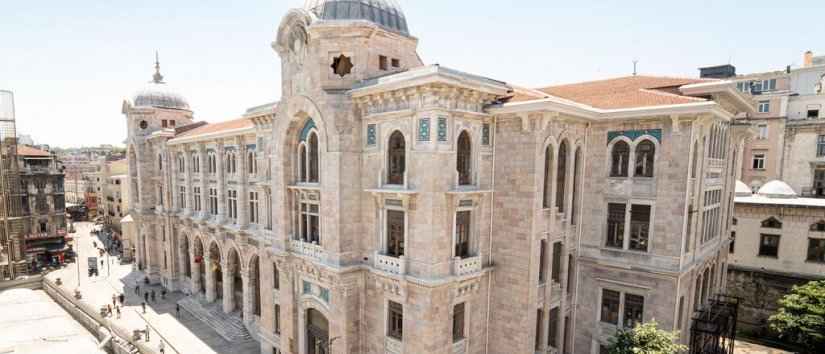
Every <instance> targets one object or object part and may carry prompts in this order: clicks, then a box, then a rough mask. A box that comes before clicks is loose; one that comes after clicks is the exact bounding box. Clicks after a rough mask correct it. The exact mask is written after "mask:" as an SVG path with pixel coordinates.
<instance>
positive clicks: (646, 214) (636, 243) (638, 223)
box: [630, 204, 650, 252]
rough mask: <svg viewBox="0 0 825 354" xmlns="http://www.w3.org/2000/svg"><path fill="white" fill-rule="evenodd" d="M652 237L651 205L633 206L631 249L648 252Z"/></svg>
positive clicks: (631, 208) (631, 214)
mask: <svg viewBox="0 0 825 354" xmlns="http://www.w3.org/2000/svg"><path fill="white" fill-rule="evenodd" d="M649 236H650V205H640V204H633V205H632V206H631V207H630V249H631V250H634V251H642V252H647V244H648V238H649Z"/></svg>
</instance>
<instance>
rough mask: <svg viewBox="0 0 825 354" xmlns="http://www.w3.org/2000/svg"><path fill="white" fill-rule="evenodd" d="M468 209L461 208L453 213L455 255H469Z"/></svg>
mask: <svg viewBox="0 0 825 354" xmlns="http://www.w3.org/2000/svg"><path fill="white" fill-rule="evenodd" d="M471 216H472V215H471V214H470V211H469V210H461V211H459V212H457V213H456V215H455V256H456V257H460V258H467V257H470V219H471Z"/></svg>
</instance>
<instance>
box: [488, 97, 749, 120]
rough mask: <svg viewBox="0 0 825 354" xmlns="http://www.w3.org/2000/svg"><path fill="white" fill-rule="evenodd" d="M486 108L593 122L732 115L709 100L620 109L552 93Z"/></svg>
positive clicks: (497, 111)
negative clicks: (671, 116) (678, 116)
mask: <svg viewBox="0 0 825 354" xmlns="http://www.w3.org/2000/svg"><path fill="white" fill-rule="evenodd" d="M489 111H490V113H493V114H510V113H525V112H533V111H552V112H559V113H563V114H569V115H573V116H576V117H579V118H584V119H588V120H593V121H598V120H604V119H632V118H645V117H650V116H655V115H674V114H675V115H691V114H703V113H714V114H716V115H720V116H723V117H727V118H728V119H730V118H732V117H733V115H732V114H730V113H728V112H726V111H725V110H723V109H722V108H721V106H719V104H718V103H716V102H713V101H704V102H692V103H681V104H674V105H661V106H647V107H633V108H620V109H602V108H596V107H592V106H588V105H584V104H581V103H577V102H572V101H567V100H564V99H560V98H558V97H552V96H551V97H548V98H543V99H538V100H532V101H523V102H514V103H505V104H503V105H500V106H496V107H491V108H490V109H489Z"/></svg>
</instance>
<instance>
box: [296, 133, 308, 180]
mask: <svg viewBox="0 0 825 354" xmlns="http://www.w3.org/2000/svg"><path fill="white" fill-rule="evenodd" d="M298 159H299V160H300V161H301V162H300V164H299V165H300V166H299V169H300V171H298V179H299V180H300V181H301V182H306V181H307V146H306V144H304V143H301V145H300V146H299V147H298Z"/></svg>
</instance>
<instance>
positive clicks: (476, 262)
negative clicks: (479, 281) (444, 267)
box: [453, 256, 483, 276]
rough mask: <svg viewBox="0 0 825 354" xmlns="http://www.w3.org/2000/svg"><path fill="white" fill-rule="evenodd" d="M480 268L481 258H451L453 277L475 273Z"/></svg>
mask: <svg viewBox="0 0 825 354" xmlns="http://www.w3.org/2000/svg"><path fill="white" fill-rule="evenodd" d="M482 267H483V265H482V262H481V256H474V257H468V258H458V257H456V258H453V275H455V276H462V275H468V274H473V273H477V272H480V271H481V268H482Z"/></svg>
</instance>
